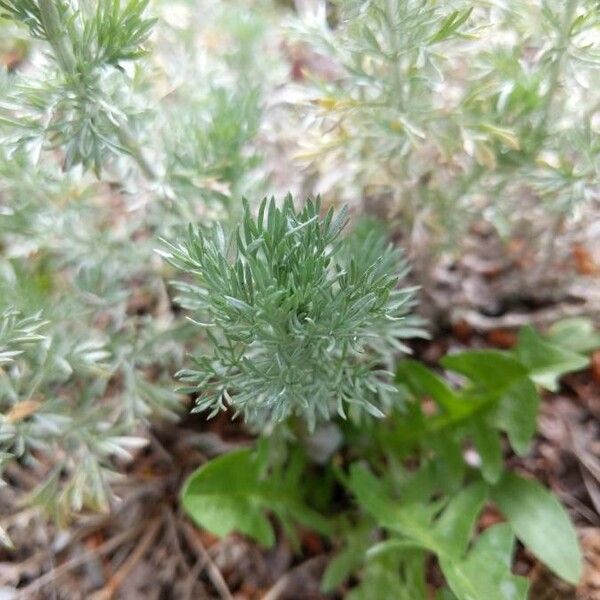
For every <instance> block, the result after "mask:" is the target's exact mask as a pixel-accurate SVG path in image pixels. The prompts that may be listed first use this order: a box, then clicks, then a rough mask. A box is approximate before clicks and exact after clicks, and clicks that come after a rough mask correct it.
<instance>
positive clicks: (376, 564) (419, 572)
mask: <svg viewBox="0 0 600 600" xmlns="http://www.w3.org/2000/svg"><path fill="white" fill-rule="evenodd" d="M424 563H425V561H424V557H423V554H422V553H421V552H415V551H414V550H412V551H410V552H409V553H406V554H405V555H402V554H396V555H391V554H390V555H385V556H376V557H373V558H371V559H369V560H368V561H367V564H366V565H365V569H364V572H363V575H362V578H361V582H360V585H359V586H358V587H356V588H353V589H352V590H351V591H350V593H348V594H347V595H346V596H345V597H346V598H347V600H380V599H382V598H385V599H387V598H393V599H394V600H427V592H426V589H425V577H424Z"/></svg>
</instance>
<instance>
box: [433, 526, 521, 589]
mask: <svg viewBox="0 0 600 600" xmlns="http://www.w3.org/2000/svg"><path fill="white" fill-rule="evenodd" d="M513 546H514V534H513V532H512V531H511V528H510V526H509V525H507V524H505V523H502V524H500V525H495V526H493V527H490V528H489V529H487V530H486V531H484V532H483V533H482V534H481V535H480V536H479V538H478V539H477V541H476V542H475V544H474V546H473V548H472V550H471V551H470V552H469V553H468V555H467V557H466V558H465V559H464V560H460V561H452V560H448V559H446V558H444V557H442V558H441V560H440V566H441V568H442V571H443V573H444V576H445V578H446V581H447V582H448V585H449V586H450V588H451V589H452V591H453V592H454V594H455V595H456V597H457V598H458V600H526V598H527V588H528V582H527V579H525V578H524V577H518V576H516V575H513V574H512V573H511V571H510V563H511V556H512V550H513Z"/></svg>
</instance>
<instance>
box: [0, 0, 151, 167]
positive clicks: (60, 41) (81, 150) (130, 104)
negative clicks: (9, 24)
mask: <svg viewBox="0 0 600 600" xmlns="http://www.w3.org/2000/svg"><path fill="white" fill-rule="evenodd" d="M147 5H148V0H126V1H125V0H123V1H122V0H100V1H99V2H95V3H88V2H85V1H83V0H82V1H78V2H66V1H64V0H27V1H26V2H21V1H20V0H18V1H17V0H3V1H2V2H0V14H2V16H4V17H6V18H8V19H12V20H15V21H19V22H22V23H24V24H25V25H27V26H28V27H29V30H30V32H31V34H32V35H33V36H34V37H36V38H38V39H40V40H42V41H43V42H45V43H46V47H47V48H48V49H49V50H50V52H49V56H50V58H51V60H50V62H49V63H48V64H44V65H39V66H38V68H37V69H35V70H34V72H33V73H30V74H28V75H27V76H25V77H22V76H18V75H15V76H13V77H11V79H12V81H11V85H10V89H9V90H7V91H6V93H4V94H3V95H2V97H1V98H0V111H1V112H0V123H3V124H4V125H5V126H9V127H8V130H7V132H6V134H5V136H4V137H3V142H4V143H5V144H11V145H16V146H25V147H28V148H30V149H31V150H33V151H35V153H39V150H40V148H42V147H46V148H48V147H61V148H62V149H63V150H64V152H65V159H64V164H65V167H66V168H69V167H71V166H73V165H77V164H83V165H84V166H85V167H86V168H93V169H94V170H95V171H96V173H100V171H101V169H102V167H103V165H104V163H105V162H106V160H107V159H108V158H109V157H111V156H115V155H120V154H129V155H132V156H133V158H134V159H135V160H137V162H138V163H139V165H140V167H141V168H142V170H143V171H144V172H145V174H146V175H147V176H149V177H154V176H155V173H154V169H153V167H152V166H151V165H150V164H149V163H148V162H147V161H146V159H145V158H144V155H143V153H142V151H141V149H140V147H139V143H138V141H136V139H135V137H134V135H133V131H134V130H135V128H136V127H137V126H138V124H139V123H140V122H141V120H142V119H143V116H144V113H145V111H146V108H145V106H144V101H143V100H142V99H141V97H140V96H139V95H136V94H135V93H134V77H133V76H132V74H133V72H132V71H131V70H129V71H128V70H127V69H125V68H124V65H125V63H126V62H128V61H133V60H135V59H137V58H139V57H140V56H142V55H143V54H144V49H143V43H144V42H145V41H146V40H147V38H148V36H149V34H150V31H151V29H152V26H153V24H154V20H153V19H149V18H146V17H145V16H144V12H145V10H146V7H147Z"/></svg>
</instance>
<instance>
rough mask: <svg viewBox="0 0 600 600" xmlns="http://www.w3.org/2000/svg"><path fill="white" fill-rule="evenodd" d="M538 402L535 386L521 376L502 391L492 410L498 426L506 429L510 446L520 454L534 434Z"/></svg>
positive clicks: (522, 453)
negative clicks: (495, 406)
mask: <svg viewBox="0 0 600 600" xmlns="http://www.w3.org/2000/svg"><path fill="white" fill-rule="evenodd" d="M539 403H540V397H539V394H538V393H537V390H536V389H535V386H534V385H533V383H532V382H531V381H530V380H529V379H526V378H523V379H518V380H517V381H515V382H514V383H513V384H512V385H510V386H509V387H508V388H507V389H506V390H505V391H504V392H503V394H502V395H501V397H500V399H499V401H498V405H497V408H496V411H495V412H494V416H495V419H496V422H497V425H498V427H499V428H500V429H503V430H504V431H506V433H507V435H508V439H509V440H510V443H511V445H512V447H513V448H514V449H515V452H516V453H517V454H519V455H521V456H523V455H524V454H526V453H527V451H528V450H529V443H530V442H531V439H532V438H533V436H534V434H535V431H536V424H537V414H538V407H539Z"/></svg>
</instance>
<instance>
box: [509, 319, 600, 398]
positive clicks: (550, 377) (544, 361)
mask: <svg viewBox="0 0 600 600" xmlns="http://www.w3.org/2000/svg"><path fill="white" fill-rule="evenodd" d="M515 355H516V357H517V358H518V359H519V360H520V361H521V362H522V363H523V364H524V365H525V366H526V367H527V368H528V369H529V370H530V377H531V379H532V380H533V381H534V382H535V383H537V384H538V385H541V386H542V387H544V388H546V389H548V390H550V391H556V390H557V389H558V380H559V379H560V378H561V377H562V376H563V375H564V374H566V373H570V372H572V371H579V370H581V369H584V368H585V367H586V366H587V365H588V363H589V359H588V358H587V357H585V356H582V355H581V354H577V353H576V352H573V351H571V350H568V349H566V348H563V347H561V346H558V345H555V344H552V343H550V342H548V341H546V340H545V339H544V338H543V337H542V336H541V335H540V334H539V333H537V331H535V329H533V327H524V328H523V329H521V331H520V332H519V342H518V344H517V347H516V350H515Z"/></svg>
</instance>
